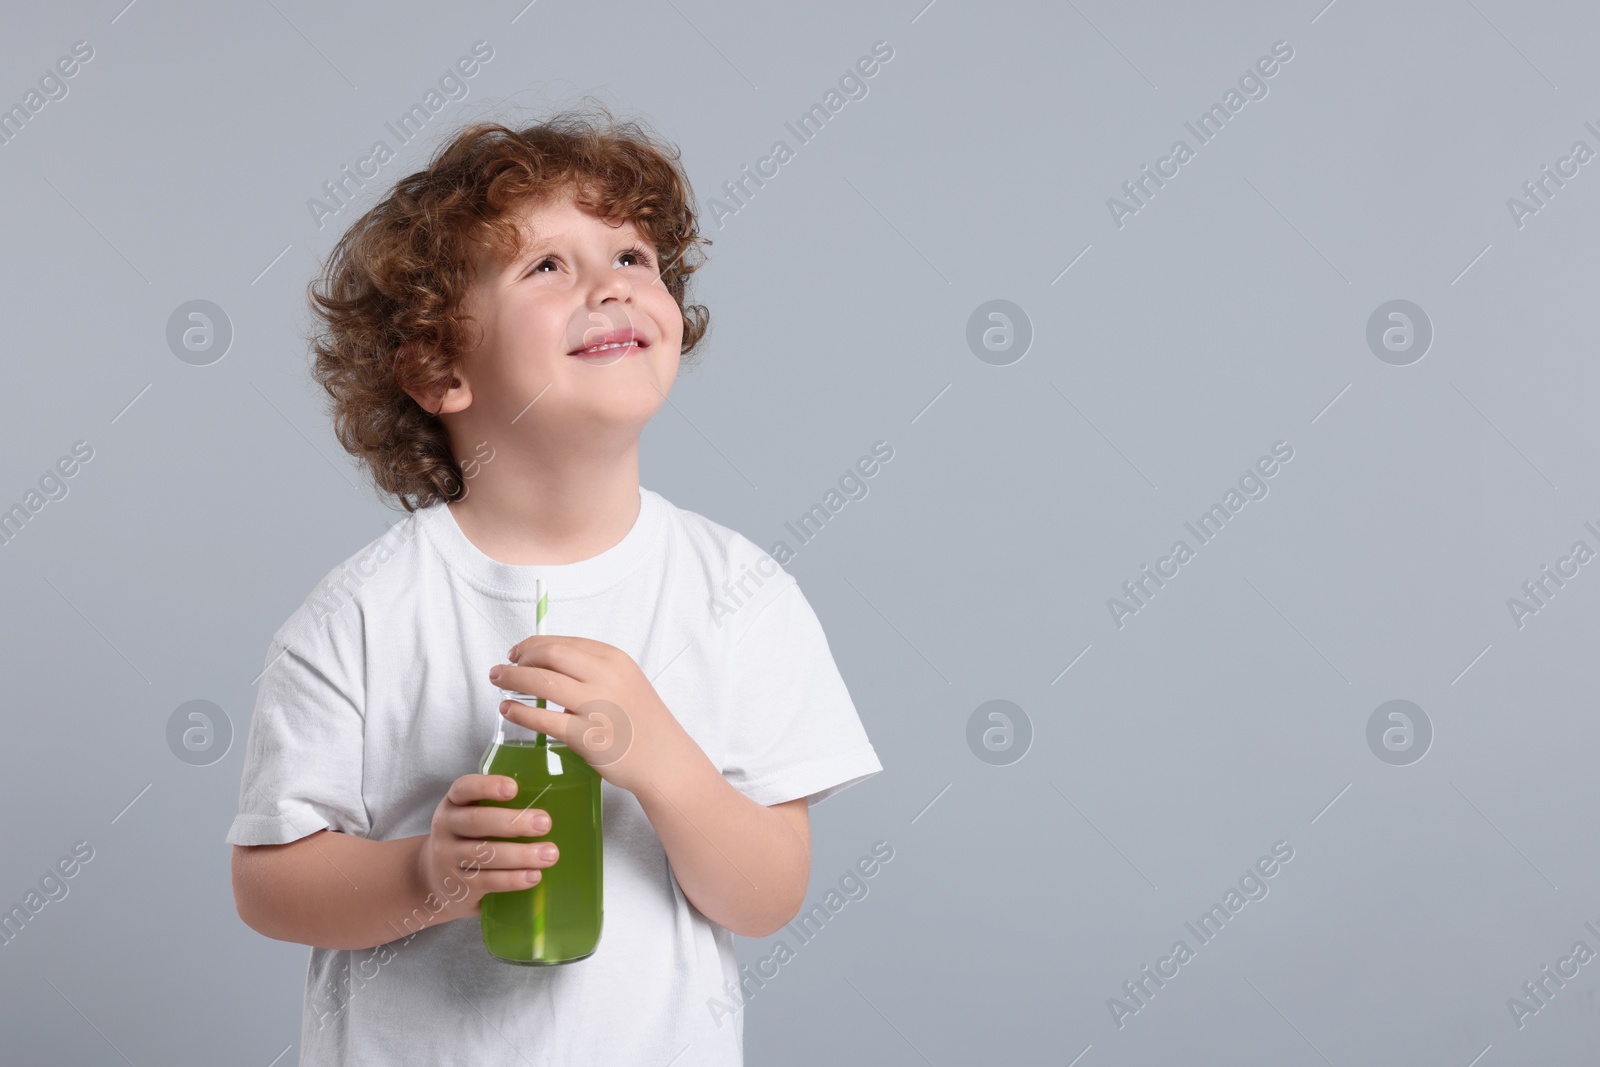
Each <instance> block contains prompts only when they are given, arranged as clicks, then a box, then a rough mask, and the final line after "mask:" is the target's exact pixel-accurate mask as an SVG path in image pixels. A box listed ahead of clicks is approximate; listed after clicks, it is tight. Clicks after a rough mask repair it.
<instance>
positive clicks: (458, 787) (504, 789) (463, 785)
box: [444, 774, 517, 804]
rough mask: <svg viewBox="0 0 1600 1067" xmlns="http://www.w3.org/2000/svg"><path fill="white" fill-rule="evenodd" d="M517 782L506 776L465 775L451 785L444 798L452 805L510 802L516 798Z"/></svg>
mask: <svg viewBox="0 0 1600 1067" xmlns="http://www.w3.org/2000/svg"><path fill="white" fill-rule="evenodd" d="M516 793H517V780H516V779H515V778H512V777H510V776H509V775H504V774H463V775H462V776H461V777H460V778H457V779H456V780H455V781H453V782H451V783H450V789H449V790H448V791H447V792H446V793H445V795H444V798H445V799H446V800H448V801H449V802H450V803H452V804H474V803H476V802H478V801H480V800H510V799H511V798H512V797H514V796H516Z"/></svg>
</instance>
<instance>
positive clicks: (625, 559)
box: [417, 485, 665, 603]
mask: <svg viewBox="0 0 1600 1067" xmlns="http://www.w3.org/2000/svg"><path fill="white" fill-rule="evenodd" d="M664 510H665V501H664V500H663V499H662V497H661V496H660V495H659V494H658V493H655V492H653V491H651V490H649V489H646V488H645V487H644V486H642V485H641V486H640V487H639V516H638V518H636V519H635V520H634V523H633V527H632V528H631V529H629V531H628V532H627V533H626V534H625V535H623V538H622V540H620V541H618V542H617V543H616V544H614V545H612V546H611V547H610V548H608V549H606V550H605V551H603V552H601V553H600V554H599V555H596V556H590V557H589V558H588V559H584V560H579V561H577V562H576V563H560V564H550V565H545V564H515V563H501V562H500V561H499V560H496V559H491V558H490V557H489V556H486V555H484V553H483V552H482V550H480V549H479V548H478V546H477V545H475V544H473V543H472V542H471V541H470V540H468V539H467V535H466V534H464V533H463V532H462V531H461V526H460V525H459V524H458V523H457V522H456V518H455V514H454V513H453V512H451V510H450V506H449V505H448V504H446V503H444V502H442V501H441V502H440V503H437V504H434V505H432V506H430V507H427V508H423V509H421V510H420V511H418V512H417V521H418V523H419V525H420V527H421V529H422V531H423V533H424V534H425V535H426V536H427V538H428V540H429V542H430V543H432V545H433V546H434V547H435V548H436V549H437V550H438V552H439V553H440V555H442V556H443V557H444V560H445V563H446V564H447V565H448V566H449V567H450V569H451V571H452V572H454V573H455V574H456V575H458V576H460V577H461V578H463V579H464V580H465V581H467V582H468V583H469V584H471V585H472V586H473V587H474V588H476V589H477V590H478V591H479V592H482V593H486V594H488V595H490V596H494V597H499V598H501V599H504V600H526V601H528V602H530V603H532V602H533V601H534V600H535V599H536V596H537V594H536V591H535V590H536V587H535V584H534V583H535V581H536V580H538V579H540V578H543V579H544V580H545V582H546V583H547V589H548V591H549V594H550V597H551V600H552V602H554V601H555V600H557V599H560V600H562V601H570V600H574V599H577V598H579V597H586V596H594V595H596V594H599V593H602V592H604V591H605V590H607V589H610V588H611V587H612V586H614V585H616V584H617V582H619V581H621V580H622V579H623V578H624V577H626V576H627V575H628V574H629V573H630V572H632V571H633V569H634V568H635V567H636V566H638V564H639V563H640V562H642V561H643V559H644V558H645V555H646V554H647V552H648V551H649V550H650V549H652V548H654V547H657V546H658V545H659V544H660V543H661V539H662V538H661V535H662V530H663V527H664V525H665V522H664V519H665V515H664Z"/></svg>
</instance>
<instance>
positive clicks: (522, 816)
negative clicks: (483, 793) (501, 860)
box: [442, 804, 550, 841]
mask: <svg viewBox="0 0 1600 1067" xmlns="http://www.w3.org/2000/svg"><path fill="white" fill-rule="evenodd" d="M442 821H443V823H444V828H445V830H446V831H447V832H449V833H451V834H453V835H455V836H456V837H460V838H464V839H466V840H469V841H476V840H482V839H483V838H488V837H543V836H544V835H545V834H547V833H549V832H550V814H549V812H546V811H543V810H542V809H540V808H536V807H526V808H500V807H490V806H487V805H485V806H483V807H479V806H477V805H471V804H469V805H466V806H463V807H456V808H453V809H451V810H450V811H449V812H447V813H446V814H445V816H444V819H443V820H442Z"/></svg>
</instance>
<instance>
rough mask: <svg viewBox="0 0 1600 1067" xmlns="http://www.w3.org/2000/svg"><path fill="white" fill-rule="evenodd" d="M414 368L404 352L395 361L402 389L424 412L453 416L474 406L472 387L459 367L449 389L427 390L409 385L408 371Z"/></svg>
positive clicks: (435, 388) (396, 374)
mask: <svg viewBox="0 0 1600 1067" xmlns="http://www.w3.org/2000/svg"><path fill="white" fill-rule="evenodd" d="M413 366H414V364H413V363H412V361H411V358H410V356H409V354H408V353H405V352H402V353H401V355H400V358H399V359H397V360H396V361H395V369H394V377H395V381H396V383H398V384H399V386H400V388H401V389H403V390H405V393H406V395H407V396H409V397H410V398H411V399H412V400H415V401H416V402H417V405H418V406H419V407H421V408H422V410H424V411H426V412H428V413H429V414H431V415H452V414H454V413H456V412H458V411H464V410H466V409H467V408H468V407H469V406H470V405H471V404H472V387H471V386H470V385H468V384H467V380H466V376H465V375H463V374H462V373H461V369H460V368H459V367H458V368H456V369H455V370H453V371H452V372H451V376H450V385H449V386H448V387H445V386H434V387H433V388H431V389H427V388H423V387H421V386H417V385H412V384H410V383H409V381H408V377H409V376H408V374H407V371H408V370H410V369H411V368H412V367H413Z"/></svg>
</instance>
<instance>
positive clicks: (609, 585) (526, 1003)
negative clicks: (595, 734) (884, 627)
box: [227, 487, 883, 1067]
mask: <svg viewBox="0 0 1600 1067" xmlns="http://www.w3.org/2000/svg"><path fill="white" fill-rule="evenodd" d="M639 497H640V508H639V517H638V519H637V520H636V522H635V523H634V525H633V528H632V529H631V530H630V531H629V532H628V534H627V535H626V536H625V537H624V538H623V539H622V540H621V541H619V542H618V543H617V544H615V545H613V546H612V547H611V548H609V549H607V550H606V551H604V552H602V553H600V554H599V555H597V556H594V557H592V558H590V559H586V560H582V561H580V562H577V563H569V564H563V565H560V566H518V565H511V564H505V563H500V562H498V561H496V560H494V559H491V558H490V557H488V556H486V555H484V554H483V553H482V552H481V551H480V550H479V549H478V548H477V547H476V546H475V545H473V544H472V542H471V541H469V540H468V539H467V538H466V536H465V535H464V534H463V533H462V532H461V528H460V527H459V526H458V525H457V524H456V520H455V517H454V515H453V514H452V513H451V511H450V509H449V507H448V506H446V505H444V504H436V505H434V506H432V507H430V508H425V509H421V510H419V511H416V512H413V513H411V514H410V515H408V516H406V517H405V518H404V519H402V520H400V521H399V522H397V523H395V524H394V526H393V527H391V529H390V530H389V532H388V533H386V534H385V535H384V536H382V537H380V538H378V539H377V540H375V541H373V542H372V543H371V544H370V545H368V546H367V547H366V548H364V549H362V550H361V551H360V552H358V553H356V554H355V555H353V556H351V557H350V558H349V559H348V560H346V561H345V563H343V564H341V565H340V566H339V567H336V568H334V569H333V570H332V571H331V572H329V574H328V576H327V577H326V578H325V579H324V580H323V581H322V582H321V583H319V586H318V588H317V589H316V590H314V591H313V592H312V594H311V596H309V597H308V598H307V600H306V602H305V603H304V604H302V605H301V606H300V608H299V609H297V610H296V611H295V612H294V614H293V615H291V616H290V617H289V619H288V621H287V622H285V623H284V624H283V626H282V627H281V628H279V630H278V632H277V633H276V634H275V635H274V637H273V640H272V644H271V646H270V647H269V649H268V652H267V657H266V663H267V664H268V666H267V669H266V670H265V673H264V674H263V675H262V676H261V678H260V682H259V684H260V690H259V692H258V694H257V698H256V706H255V711H254V714H253V716H252V718H251V721H250V736H249V742H248V744H247V747H246V750H245V762H244V774H243V782H242V784H241V787H240V802H239V814H238V817H237V818H236V819H235V820H234V822H233V825H232V827H231V828H230V829H229V831H228V838H227V839H228V841H229V842H230V843H232V844H237V845H267V844H282V843H285V842H289V841H295V840H298V839H300V838H302V837H305V836H306V835H307V834H311V833H314V832H316V831H317V830H320V829H323V828H328V829H331V830H336V831H340V832H343V833H347V834H355V835H359V836H361V837H366V838H371V839H374V840H390V839H393V838H400V837H410V836H415V835H418V834H426V833H427V832H428V830H429V826H430V822H431V819H432V815H433V811H434V808H435V807H436V806H437V805H438V803H439V801H440V799H442V798H443V796H444V794H445V792H446V790H448V788H449V786H450V783H451V782H453V781H454V780H455V779H456V778H458V777H460V776H461V775H463V774H471V773H475V772H476V771H477V770H478V763H479V760H480V759H481V758H482V756H483V754H484V750H485V749H486V748H487V746H488V744H489V741H490V739H491V738H492V736H493V734H494V728H495V724H496V722H497V720H498V719H499V712H498V710H497V708H498V705H499V702H500V700H501V699H502V694H501V693H500V691H499V690H498V689H496V688H495V687H494V685H493V684H492V683H491V682H490V681H489V676H488V671H489V668H490V666H492V665H493V664H496V663H502V662H504V661H505V654H506V651H507V650H508V649H509V648H511V646H512V645H513V644H515V643H516V642H517V641H519V640H521V639H522V638H524V637H527V636H529V635H530V634H533V633H534V632H535V622H534V609H535V596H534V588H535V587H534V581H535V579H537V578H543V579H545V582H546V591H547V593H548V595H549V597H550V606H549V613H548V615H547V617H546V619H545V624H546V632H547V633H552V634H572V635H576V636H580V637H588V638H592V639H594V640H598V641H604V642H606V643H607V644H611V645H615V646H616V647H617V648H620V649H621V650H623V651H624V652H626V653H627V654H628V655H630V656H632V657H633V659H634V661H635V662H637V663H638V664H639V666H640V668H641V669H642V670H643V672H644V674H645V677H647V678H649V679H650V680H651V683H652V684H653V685H654V686H655V688H656V691H657V692H658V693H659V694H660V695H661V698H662V700H663V702H664V703H665V704H666V705H667V707H668V708H669V709H671V711H672V713H673V714H674V715H675V716H676V717H677V718H678V721H679V722H681V723H682V724H683V725H684V728H685V729H686V730H687V731H688V732H689V734H690V735H691V736H692V737H693V738H694V739H695V741H696V742H697V743H699V745H700V747H701V748H702V749H704V750H705V752H706V754H707V756H709V757H710V759H711V762H712V764H713V765H714V766H716V767H717V768H719V769H720V770H721V772H722V774H723V776H724V777H725V778H726V779H727V780H728V781H729V782H730V783H732V784H733V785H734V786H735V787H736V788H737V789H738V790H739V791H740V792H742V793H744V794H745V795H746V796H748V797H750V798H751V799H752V800H754V801H756V802H757V803H759V804H763V805H771V804H777V803H780V802H782V801H786V800H793V799H796V798H798V797H809V798H810V803H812V804H815V803H818V802H819V801H821V800H823V799H825V798H827V797H830V796H832V795H833V794H835V793H837V792H839V791H840V790H842V789H844V788H846V787H847V786H850V785H853V784H855V783H856V782H859V781H862V780H863V779H865V778H868V777H870V776H871V775H873V774H876V773H877V772H878V771H880V770H882V769H883V768H882V765H881V764H880V763H879V762H878V757H877V754H876V752H875V751H874V750H873V747H872V745H871V743H870V742H869V741H868V740H867V735H866V731H865V730H864V729H863V727H862V724H861V720H860V718H859V717H858V716H857V714H856V709H855V705H854V704H853V702H852V701H851V699H850V694H849V692H848V691H847V690H846V688H845V685H844V681H843V679H842V678H841V677H840V675H839V671H838V668H837V667H836V666H835V664H834V661H833V656H832V654H831V652H830V650H829V648H828V643H827V639H826V637H824V635H823V631H822V627H821V625H820V624H819V623H818V621H817V617H816V614H815V613H814V612H813V611H812V609H811V606H810V604H809V603H808V602H807V601H806V599H805V597H804V595H803V594H802V593H801V591H800V588H799V586H798V585H797V584H796V583H795V580H794V578H793V577H792V576H790V575H789V574H788V573H787V572H785V571H783V570H782V568H780V567H779V566H778V565H777V563H776V562H775V561H773V560H772V558H771V557H770V556H768V555H767V554H766V553H764V552H762V551H761V550H760V549H758V548H757V547H756V546H755V545H754V544H752V543H751V542H750V541H748V540H747V539H745V538H744V537H743V536H741V535H740V534H738V533H736V532H734V531H732V530H729V529H727V528H726V527H723V526H720V525H718V524H717V523H714V522H712V521H710V520H709V519H706V518H704V517H703V516H700V515H697V514H695V513H694V512H691V511H685V510H683V509H681V508H678V507H676V506H675V505H673V504H672V503H671V502H669V501H668V500H666V499H665V498H664V497H662V496H660V495H659V494H657V493H655V492H653V491H651V490H649V489H645V488H643V487H641V488H640V493H639ZM602 790H603V805H604V806H603V823H604V833H605V850H604V893H605V901H604V909H605V920H604V927H603V929H602V932H601V936H600V944H599V947H598V948H597V949H596V950H595V952H594V954H593V955H592V956H590V957H589V958H587V959H584V960H580V961H577V962H574V963H568V964H562V965H559V966H554V967H523V966H517V965H515V964H508V963H503V962H501V961H499V960H496V959H495V958H494V957H492V956H491V955H489V952H488V950H487V949H485V948H484V945H483V940H482V936H481V934H480V932H479V926H478V920H477V919H476V918H471V919H460V920H456V921H454V922H447V923H441V924H436V925H433V926H430V927H427V928H426V929H422V930H420V932H416V933H411V934H409V936H403V937H402V936H398V935H399V933H401V932H402V931H397V937H396V939H395V940H394V941H391V942H389V943H388V944H387V945H380V946H377V947H376V948H372V949H363V950H354V951H353V950H336V949H327V948H313V949H312V950H311V961H310V968H309V971H308V974H307V977H306V999H305V1014H304V1017H303V1023H302V1034H301V1060H300V1062H301V1063H302V1064H304V1065H306V1067H323V1065H326V1067H334V1065H341V1067H369V1065H370V1067H395V1065H397V1064H427V1065H429V1067H448V1065H455V1064H460V1065H463V1067H465V1065H469V1064H470V1065H472V1067H481V1065H482V1064H489V1063H503V1064H534V1065H538V1067H544V1065H547V1064H548V1065H551V1067H583V1065H589V1064H594V1065H605V1067H622V1065H628V1067H666V1065H667V1064H668V1063H671V1064H672V1065H673V1067H693V1065H707V1067H712V1065H714V1067H737V1065H740V1064H742V1063H743V1059H744V1055H743V1047H744V1026H743V1014H742V1013H738V1014H734V1015H733V1016H731V1017H729V1016H728V1015H727V1014H726V1013H725V1012H724V1013H722V1014H721V1015H720V1017H719V1016H717V1015H715V1014H714V1013H713V1011H712V1010H711V1009H710V1007H709V1004H710V1003H711V1002H712V1001H716V1002H719V1003H721V1004H722V1005H724V1006H726V1005H727V1004H729V1003H730V996H731V995H730V990H735V989H736V986H737V983H738V981H739V974H738V968H737V965H736V962H735V960H734V956H733V948H732V935H731V934H730V933H729V931H728V930H727V929H726V928H724V927H722V926H721V925H719V924H717V923H714V922H712V921H711V920H709V919H707V918H706V917H705V916H703V915H702V914H701V913H700V912H699V910H698V909H696V908H695V907H694V906H693V905H692V904H690V903H689V901H688V899H687V898H686V897H685V896H684V894H683V890H682V889H681V888H680V887H679V885H678V881H677V879H676V877H675V876H674V875H673V873H672V868H671V865H670V864H669V863H668V860H667V854H666V851H665V849H664V848H663V847H662V844H661V839H660V838H659V837H658V836H657V835H656V832H655V829H654V827H653V826H652V825H651V824H650V821H649V819H648V818H646V816H645V814H644V811H643V809H642V808H641V807H640V806H639V802H638V800H637V799H636V798H635V797H634V795H633V794H632V793H630V792H628V791H626V790H623V789H618V788H617V787H615V786H613V785H612V784H611V783H610V782H604V783H602ZM558 862H559V861H558ZM410 929H415V926H413V927H411V928H410ZM731 1002H732V1003H734V1004H737V1003H738V1001H737V999H732V1000H731Z"/></svg>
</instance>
